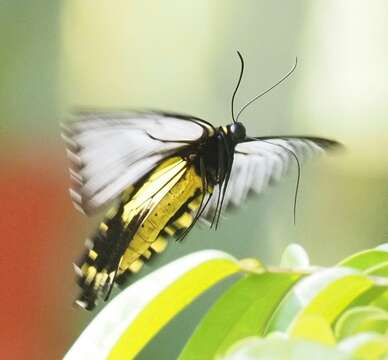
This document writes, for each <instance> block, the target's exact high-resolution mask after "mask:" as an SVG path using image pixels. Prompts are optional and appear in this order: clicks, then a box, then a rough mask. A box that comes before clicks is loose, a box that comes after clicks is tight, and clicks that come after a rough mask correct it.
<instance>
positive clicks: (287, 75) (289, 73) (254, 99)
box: [232, 53, 298, 122]
mask: <svg viewBox="0 0 388 360" xmlns="http://www.w3.org/2000/svg"><path fill="white" fill-rule="evenodd" d="M238 54H239V55H240V53H238ZM297 65H298V58H295V64H294V66H293V67H292V69H291V70H290V71H289V72H288V73H287V74H286V75H284V76H283V77H282V78H281V79H280V80H279V81H278V82H277V83H276V84H274V85H272V86H271V87H270V88H269V89H267V90H265V91H263V92H262V93H260V94H259V95H256V96H255V97H254V98H253V99H251V100H249V101H248V102H247V103H246V104H245V105H244V106H243V107H242V108H241V110H240V111H239V112H238V114H237V117H236V120H234V118H233V121H235V122H236V121H237V120H238V118H239V116H240V115H241V113H242V112H243V111H244V110H245V109H246V108H247V107H248V106H249V105H251V104H252V103H253V102H254V101H256V100H257V99H259V98H261V97H262V96H263V95H265V94H266V93H267V92H269V91H271V90H272V89H273V88H274V87H276V86H278V85H280V84H281V83H282V82H283V81H284V80H286V79H287V78H288V77H289V76H290V75H291V74H292V73H293V72H294V70H295V69H296V66H297ZM239 84H240V83H239ZM237 87H238V86H237ZM236 90H237V89H236ZM232 109H233V103H232Z"/></svg>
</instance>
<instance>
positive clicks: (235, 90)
mask: <svg viewBox="0 0 388 360" xmlns="http://www.w3.org/2000/svg"><path fill="white" fill-rule="evenodd" d="M237 55H238V57H239V58H240V61H241V70H240V76H239V78H238V81H237V85H236V88H235V89H234V92H233V95H232V119H233V122H236V120H235V118H234V97H235V96H236V93H237V90H238V88H239V86H240V83H241V79H242V76H243V73H244V59H243V57H242V55H241V53H240V52H239V51H237ZM237 117H238V116H237Z"/></svg>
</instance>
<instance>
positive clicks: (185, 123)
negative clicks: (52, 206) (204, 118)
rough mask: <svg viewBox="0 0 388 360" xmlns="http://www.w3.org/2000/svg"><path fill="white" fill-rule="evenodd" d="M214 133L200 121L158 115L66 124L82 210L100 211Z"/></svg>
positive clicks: (74, 191)
mask: <svg viewBox="0 0 388 360" xmlns="http://www.w3.org/2000/svg"><path fill="white" fill-rule="evenodd" d="M208 130H209V129H208V128H207V127H206V123H202V122H201V121H200V120H197V119H189V118H187V119H186V118H178V117H172V116H167V115H164V114H158V113H139V114H137V113H134V114H129V113H128V114H119V115H117V114H116V115H114V114H113V115H110V114H107V115H101V114H91V115H86V116H85V117H84V118H83V119H81V120H79V121H74V122H72V123H70V124H66V125H65V127H64V132H63V137H64V139H65V140H66V142H67V145H68V155H69V159H70V161H71V163H72V166H71V171H70V172H71V177H72V179H73V183H74V185H73V188H72V191H71V194H72V198H73V201H74V203H75V205H76V207H77V208H79V209H80V210H82V211H84V212H87V213H88V212H94V211H95V210H98V209H99V208H101V207H102V206H104V205H105V204H106V203H108V202H110V201H111V200H113V199H115V198H116V197H117V196H118V195H119V194H120V193H121V192H122V191H123V190H125V189H126V188H127V187H128V186H130V185H134V184H136V182H137V181H139V180H140V179H141V178H142V177H143V176H145V175H146V174H147V173H148V172H149V171H151V170H152V169H153V168H154V167H155V166H156V165H157V164H158V163H159V162H160V161H161V160H163V159H164V158H166V157H168V156H171V155H173V154H174V153H176V152H177V151H178V150H180V149H182V148H183V147H185V146H188V145H189V143H190V142H193V141H197V140H199V139H200V138H201V137H202V136H204V134H205V133H206V131H208ZM174 140H175V141H174Z"/></svg>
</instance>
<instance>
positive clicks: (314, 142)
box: [202, 136, 339, 221]
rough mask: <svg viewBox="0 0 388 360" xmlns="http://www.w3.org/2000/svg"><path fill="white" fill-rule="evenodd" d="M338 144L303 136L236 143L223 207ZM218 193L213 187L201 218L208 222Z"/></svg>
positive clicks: (241, 198) (259, 189)
mask: <svg viewBox="0 0 388 360" xmlns="http://www.w3.org/2000/svg"><path fill="white" fill-rule="evenodd" d="M338 146H339V144H338V143H337V142H335V141H331V140H327V139H323V138H316V137H303V136H301V137H291V136H290V137H288V136H285V137H260V138H254V139H253V138H252V139H250V140H248V141H246V142H243V143H240V144H238V145H237V146H236V149H235V154H234V160H233V167H232V171H231V175H230V179H229V182H228V185H227V190H226V193H225V198H224V201H223V208H224V209H226V208H228V207H232V206H235V207H239V206H240V205H241V204H242V203H243V202H244V201H245V200H246V198H247V196H248V193H250V192H254V193H257V194H258V193H261V192H263V191H264V190H265V189H266V188H267V186H268V185H269V184H273V183H276V182H277V181H279V180H280V179H281V178H282V177H283V176H284V175H285V174H286V173H287V172H288V170H289V169H290V167H291V165H292V164H293V163H294V164H298V163H299V164H300V163H302V162H303V161H304V160H307V159H308V158H311V157H313V156H314V155H317V154H319V153H323V152H324V151H325V150H328V149H331V148H335V147H338ZM297 159H298V160H297ZM297 161H298V162H297ZM218 192H219V187H216V188H215V190H214V194H213V196H212V198H211V200H210V202H209V204H208V207H207V208H206V209H205V211H204V213H203V216H202V217H203V218H204V219H206V220H208V221H212V219H213V216H214V212H215V211H216V208H217V199H218Z"/></svg>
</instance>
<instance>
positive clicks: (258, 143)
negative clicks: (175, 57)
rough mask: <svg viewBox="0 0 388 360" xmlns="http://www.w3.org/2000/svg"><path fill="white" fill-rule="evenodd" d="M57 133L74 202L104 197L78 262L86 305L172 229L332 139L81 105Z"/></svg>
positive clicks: (90, 203)
mask: <svg viewBox="0 0 388 360" xmlns="http://www.w3.org/2000/svg"><path fill="white" fill-rule="evenodd" d="M63 137H64V139H65V141H66V143H67V145H68V154H69V159H70V160H71V170H70V173H71V178H72V181H73V186H72V189H71V197H72V199H73V202H74V204H75V206H76V208H78V209H79V210H81V211H82V212H83V213H87V214H93V213H94V212H97V211H99V210H101V209H103V208H106V207H107V206H108V205H110V209H109V210H108V211H107V213H106V216H105V218H104V219H103V221H102V222H101V223H100V225H99V227H98V229H97V231H96V232H95V234H94V235H93V236H92V237H91V239H90V240H88V241H87V250H86V252H85V254H84V256H83V257H82V259H81V261H80V262H78V263H77V265H76V266H75V269H76V273H77V275H78V284H79V285H80V287H81V295H80V297H79V298H78V300H77V301H76V302H77V304H79V305H80V306H82V307H84V308H86V309H92V308H93V307H94V306H95V304H96V303H97V302H98V300H99V299H100V298H105V299H107V298H108V297H109V294H110V291H111V289H112V286H113V285H114V284H116V283H117V284H121V283H124V282H125V280H126V278H127V277H128V275H130V274H131V273H133V272H137V271H138V270H139V269H140V268H141V266H142V264H143V261H145V260H147V259H149V258H150V257H151V255H152V254H153V253H159V252H162V251H163V250H164V248H165V247H166V244H167V243H166V241H167V240H168V239H169V238H175V239H179V240H180V239H182V238H184V237H185V236H186V235H187V233H188V232H189V231H190V230H191V229H192V227H193V226H194V225H195V223H196V222H197V221H198V220H205V221H206V222H208V223H210V224H211V225H212V226H213V225H214V227H215V228H216V227H217V225H218V222H219V220H220V216H221V210H222V209H228V208H231V207H235V208H236V207H239V206H240V205H241V204H242V203H243V202H244V201H245V199H246V198H247V196H248V194H251V193H260V192H262V191H263V190H264V189H265V188H266V187H267V186H268V185H269V184H271V183H274V182H276V181H277V180H279V179H280V178H281V177H282V176H283V175H284V174H285V173H286V172H287V170H288V168H289V167H290V165H291V164H292V163H293V162H295V160H296V161H297V164H298V166H299V160H300V161H302V160H304V159H306V158H308V157H310V156H311V155H312V154H314V153H316V152H321V151H322V150H324V149H328V148H332V147H336V146H337V145H338V143H336V142H335V141H331V140H327V139H323V138H317V137H306V136H299V137H298V136H296V137H295V136H294V137H288V136H281V137H258V138H252V137H247V136H246V132H245V127H244V126H243V125H242V124H241V123H238V122H234V123H232V124H230V125H227V126H221V127H218V128H216V127H214V126H213V125H211V124H210V123H208V122H206V121H205V120H202V119H198V118H196V117H191V116H187V115H179V114H169V113H161V112H151V113H116V114H103V113H97V114H93V113H92V114H82V116H81V119H80V120H78V121H75V122H72V123H70V126H67V127H66V128H65V129H64V133H63ZM298 159H299V160H298ZM112 202H115V205H113V206H112V205H111V204H112Z"/></svg>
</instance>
